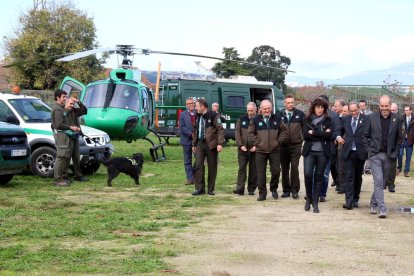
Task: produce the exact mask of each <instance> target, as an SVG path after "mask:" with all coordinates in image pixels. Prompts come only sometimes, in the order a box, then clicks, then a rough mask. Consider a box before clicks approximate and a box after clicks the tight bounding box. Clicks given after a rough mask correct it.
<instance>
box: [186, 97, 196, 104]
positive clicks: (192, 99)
mask: <svg viewBox="0 0 414 276" xmlns="http://www.w3.org/2000/svg"><path fill="white" fill-rule="evenodd" d="M188 101H192V102H194V98H193V97H189V98H187V100H185V103H186V104H187V102H188Z"/></svg>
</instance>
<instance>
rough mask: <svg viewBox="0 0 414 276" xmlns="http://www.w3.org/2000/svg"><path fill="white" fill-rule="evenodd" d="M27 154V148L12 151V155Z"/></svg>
mask: <svg viewBox="0 0 414 276" xmlns="http://www.w3.org/2000/svg"><path fill="white" fill-rule="evenodd" d="M26 154H27V150H26V149H19V150H12V152H11V156H26Z"/></svg>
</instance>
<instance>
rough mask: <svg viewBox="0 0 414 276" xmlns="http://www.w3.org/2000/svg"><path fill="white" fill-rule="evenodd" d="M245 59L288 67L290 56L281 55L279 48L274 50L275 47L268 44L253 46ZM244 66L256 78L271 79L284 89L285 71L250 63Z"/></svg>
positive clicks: (278, 66)
mask: <svg viewBox="0 0 414 276" xmlns="http://www.w3.org/2000/svg"><path fill="white" fill-rule="evenodd" d="M246 61H247V62H250V63H255V64H260V65H264V66H272V67H276V68H281V69H288V67H289V65H290V58H288V57H285V56H282V55H281V54H280V51H279V50H275V48H273V47H271V46H268V45H262V46H259V47H256V48H254V49H253V51H252V54H251V55H250V56H249V57H248V58H247V59H246ZM245 67H247V68H249V70H250V74H251V75H252V76H255V77H256V79H257V80H261V81H272V82H273V83H274V84H275V85H276V86H280V87H281V88H282V89H283V90H285V89H286V85H285V75H286V73H287V72H286V71H283V70H275V69H271V68H265V67H260V66H251V65H246V66H245Z"/></svg>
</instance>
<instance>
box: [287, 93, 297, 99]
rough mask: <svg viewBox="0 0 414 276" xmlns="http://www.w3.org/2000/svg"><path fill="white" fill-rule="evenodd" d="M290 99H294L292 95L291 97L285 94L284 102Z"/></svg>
mask: <svg viewBox="0 0 414 276" xmlns="http://www.w3.org/2000/svg"><path fill="white" fill-rule="evenodd" d="M290 98H292V99H294V98H295V97H293V95H291V94H287V95H286V96H285V100H286V99H290Z"/></svg>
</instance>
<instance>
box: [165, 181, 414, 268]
mask: <svg viewBox="0 0 414 276" xmlns="http://www.w3.org/2000/svg"><path fill="white" fill-rule="evenodd" d="M363 178H364V180H363V187H362V192H361V200H360V205H361V206H360V208H359V209H354V210H344V209H343V208H342V204H343V202H344V195H339V194H337V193H336V192H335V191H334V189H333V188H331V187H330V188H329V191H328V197H327V199H328V200H327V202H325V203H320V209H321V213H319V214H314V213H312V211H311V212H305V211H304V209H303V206H304V203H305V201H304V200H303V195H304V185H303V179H301V183H302V190H301V192H300V195H301V197H300V199H299V200H294V199H292V198H286V199H282V198H280V197H279V199H278V200H273V199H271V196H269V194H268V199H267V200H266V201H265V202H257V201H256V196H254V197H253V196H240V197H239V200H240V202H241V204H240V206H224V207H221V208H220V209H218V210H216V215H214V216H212V217H209V218H208V219H205V220H204V221H203V222H202V223H200V224H198V225H197V226H195V227H192V228H191V229H189V231H187V232H185V233H183V234H182V235H181V236H180V239H181V240H182V241H183V242H185V243H188V245H189V246H191V248H192V249H191V250H190V251H191V252H190V253H189V254H182V255H180V256H178V257H175V258H172V259H171V262H173V263H174V264H175V265H176V268H177V270H178V271H179V272H180V274H183V275H297V274H300V275H304V274H307V275H309V274H311V275H315V274H329V275H345V274H348V275H413V274H414V262H413V258H414V253H413V251H414V215H413V214H407V213H405V214H404V213H398V212H396V211H395V209H396V207H397V206H406V205H407V203H408V202H409V201H410V200H411V204H413V205H414V196H413V195H414V179H412V178H413V177H410V178H406V177H403V176H398V177H397V180H396V192H395V193H389V192H388V190H386V191H385V202H386V205H387V207H388V217H387V218H386V219H379V218H378V217H377V215H370V214H369V204H368V203H369V198H370V196H371V194H372V189H373V181H372V176H370V175H364V176H363ZM280 190H281V187H279V191H280ZM279 194H280V192H279ZM217 196H220V195H217Z"/></svg>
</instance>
